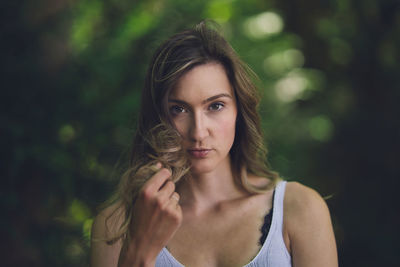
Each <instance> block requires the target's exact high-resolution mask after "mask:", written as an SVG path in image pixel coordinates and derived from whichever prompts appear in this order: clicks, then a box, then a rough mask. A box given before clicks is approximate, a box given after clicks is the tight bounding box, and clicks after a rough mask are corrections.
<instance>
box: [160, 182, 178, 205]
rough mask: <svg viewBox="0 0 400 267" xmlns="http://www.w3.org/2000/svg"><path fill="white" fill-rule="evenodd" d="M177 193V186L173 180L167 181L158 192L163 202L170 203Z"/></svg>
mask: <svg viewBox="0 0 400 267" xmlns="http://www.w3.org/2000/svg"><path fill="white" fill-rule="evenodd" d="M174 191H175V184H174V183H173V182H172V181H171V180H167V181H166V182H165V184H164V185H163V186H162V188H161V189H160V190H159V191H158V197H159V198H160V199H161V200H163V201H168V199H169V198H170V197H171V195H172V194H173V193H174Z"/></svg>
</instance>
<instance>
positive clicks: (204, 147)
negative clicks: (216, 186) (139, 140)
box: [168, 63, 237, 174]
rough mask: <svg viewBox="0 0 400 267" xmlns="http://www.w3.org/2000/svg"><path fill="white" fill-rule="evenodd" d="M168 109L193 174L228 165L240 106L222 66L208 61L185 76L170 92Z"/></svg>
mask: <svg viewBox="0 0 400 267" xmlns="http://www.w3.org/2000/svg"><path fill="white" fill-rule="evenodd" d="M168 108H169V111H170V114H171V119H172V121H173V123H174V124H175V127H176V129H177V130H178V132H179V133H180V135H181V136H182V138H183V146H184V148H185V149H186V150H187V152H188V155H189V157H190V162H191V164H192V168H191V170H192V173H193V174H196V173H197V174H200V173H207V172H211V171H213V170H215V169H217V168H219V167H222V166H224V165H225V166H229V161H230V159H229V151H230V149H231V147H232V144H233V141H234V139H235V125H236V116H237V107H236V101H235V95H234V92H233V89H232V86H231V84H230V82H229V80H228V77H227V75H226V72H225V69H224V67H223V66H222V65H220V64H218V63H207V64H204V65H200V66H197V67H195V68H194V69H192V70H190V71H189V72H187V73H186V74H185V75H183V76H182V77H181V78H180V80H179V81H178V83H177V85H176V86H175V88H174V89H173V90H172V91H171V94H170V96H169V99H168Z"/></svg>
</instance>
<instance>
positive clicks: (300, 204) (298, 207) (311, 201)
mask: <svg viewBox="0 0 400 267" xmlns="http://www.w3.org/2000/svg"><path fill="white" fill-rule="evenodd" d="M284 203H285V210H286V211H288V212H290V214H292V215H295V216H298V215H302V214H304V215H307V214H310V213H311V214H314V213H320V212H327V206H326V203H325V200H324V199H323V198H322V197H321V195H320V194H319V193H318V192H317V191H315V190H314V189H312V188H310V187H308V186H305V185H302V184H301V183H298V182H288V183H287V185H286V192H285V200H284Z"/></svg>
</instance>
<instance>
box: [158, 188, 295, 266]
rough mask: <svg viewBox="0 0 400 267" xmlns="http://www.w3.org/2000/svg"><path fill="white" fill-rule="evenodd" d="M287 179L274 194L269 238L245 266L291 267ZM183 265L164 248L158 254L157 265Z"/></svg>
mask: <svg viewBox="0 0 400 267" xmlns="http://www.w3.org/2000/svg"><path fill="white" fill-rule="evenodd" d="M285 187H286V181H281V182H279V183H278V184H277V186H276V189H275V196H274V206H273V212H272V222H271V226H270V228H269V231H268V235H267V239H266V240H265V242H264V244H263V245H262V247H261V249H260V251H259V252H258V254H257V255H256V256H255V257H254V259H253V260H252V261H250V262H249V263H248V264H246V265H245V266H244V267H290V266H292V263H291V257H290V254H289V252H288V251H287V249H286V245H285V242H284V240H283V229H282V226H283V199H284V196H285ZM164 266H168V267H183V266H184V265H182V264H181V263H180V262H178V261H177V260H176V259H175V258H174V257H173V256H172V255H171V253H170V252H169V251H168V250H167V249H166V248H163V249H162V250H161V252H160V253H159V254H158V256H157V259H156V265H155V267H164Z"/></svg>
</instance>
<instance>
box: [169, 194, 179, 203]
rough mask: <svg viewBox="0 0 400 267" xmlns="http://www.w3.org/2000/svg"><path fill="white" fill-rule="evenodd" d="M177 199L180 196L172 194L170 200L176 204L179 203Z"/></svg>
mask: <svg viewBox="0 0 400 267" xmlns="http://www.w3.org/2000/svg"><path fill="white" fill-rule="evenodd" d="M179 199H180V196H179V194H178V193H177V192H174V193H172V195H171V200H174V201H176V203H179Z"/></svg>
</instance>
